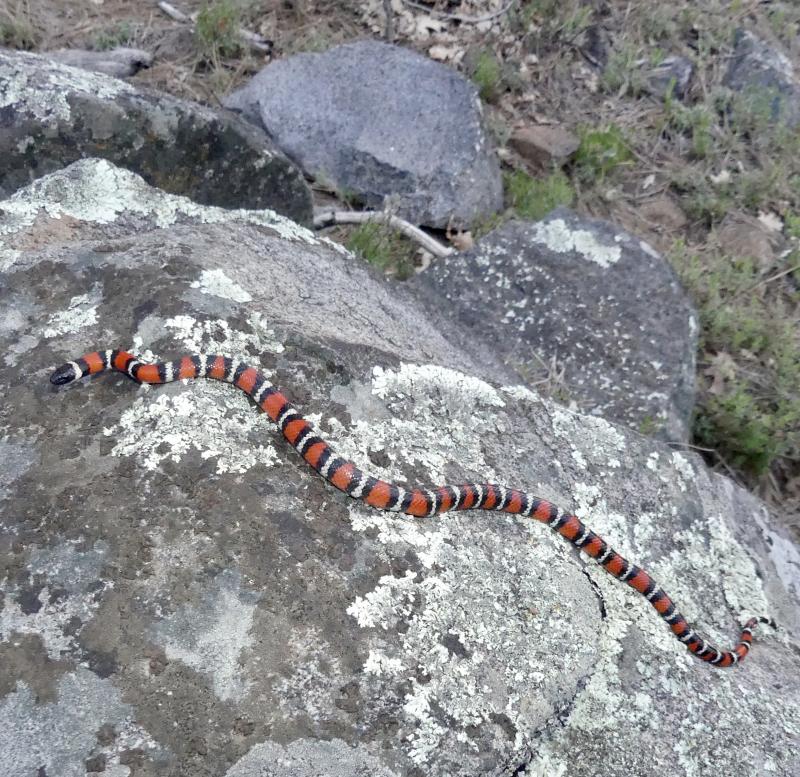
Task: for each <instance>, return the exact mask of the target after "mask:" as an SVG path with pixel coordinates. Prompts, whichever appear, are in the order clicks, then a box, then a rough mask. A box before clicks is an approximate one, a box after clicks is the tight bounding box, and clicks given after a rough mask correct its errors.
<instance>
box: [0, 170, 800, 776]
mask: <svg viewBox="0 0 800 777" xmlns="http://www.w3.org/2000/svg"><path fill="white" fill-rule="evenodd" d="M109 201H111V202H112V203H113V205H114V209H113V210H111V211H109V210H104V209H103V208H102V207H101V205H102V204H103V203H107V202H109ZM1 207H2V213H0V241H2V243H0V251H2V253H0V262H2V265H0V266H2V268H3V269H2V275H0V354H2V359H3V362H4V363H3V366H2V372H0V429H2V437H1V438H0V439H2V446H3V448H2V455H0V486H1V487H2V490H0V522H1V523H2V532H0V580H2V581H3V582H2V598H0V773H2V774H13V775H16V774H31V773H33V774H35V773H36V772H37V770H44V771H43V772H41V773H47V774H60V775H68V776H69V777H71V775H82V774H84V773H85V768H86V766H87V764H90V765H92V767H99V766H101V765H102V766H103V767H104V768H105V770H106V771H107V772H109V773H112V774H115V775H116V774H119V775H126V774H131V775H132V774H147V775H154V776H159V777H160V776H161V775H169V776H170V777H172V776H173V775H174V776H175V777H178V775H186V774H192V775H209V776H210V775H215V776H216V775H225V776H226V777H250V776H253V777H255V775H258V776H259V777H285V776H286V775H290V774H291V775H312V774H320V773H322V774H337V775H339V774H341V775H358V776H359V777H361V775H367V774H369V775H379V776H380V777H406V776H409V777H410V776H412V775H413V776H414V777H417V776H419V775H431V776H432V777H444V775H448V776H450V775H455V776H457V777H474V776H475V775H512V774H520V773H522V772H523V770H524V769H525V768H526V767H527V768H528V773H532V774H570V775H578V777H583V775H587V776H588V775H595V774H597V768H598V766H597V765H598V764H600V763H602V764H603V773H604V774H607V775H625V776H626V777H639V775H642V776H645V775H647V776H648V777H649V776H650V775H652V776H653V777H655V776H656V775H658V776H659V777H661V776H662V775H664V774H686V775H688V774H693V773H695V772H694V765H695V764H697V763H714V765H715V769H716V770H717V771H718V772H719V773H721V774H728V773H738V772H740V771H756V770H757V769H759V768H761V767H762V766H763V765H764V764H765V763H768V764H769V770H770V773H772V774H777V775H783V776H785V777H789V775H792V774H796V773H797V769H798V768H800V761H798V758H797V753H798V748H797V745H798V737H799V736H800V710H798V709H797V707H796V706H794V707H793V706H792V705H791V704H786V700H787V699H793V698H797V694H798V693H799V692H800V687H798V686H799V685H800V681H799V680H798V677H800V672H798V669H800V659H798V653H797V651H796V647H797V642H796V640H797V635H798V628H799V627H800V624H799V623H798V606H797V599H796V595H797V590H798V589H797V588H795V587H796V586H798V584H799V583H800V580H799V579H798V570H800V565H799V564H798V563H797V555H796V552H795V554H794V555H792V549H791V546H787V545H785V544H781V541H782V540H781V538H780V537H779V536H778V535H776V534H774V532H773V531H772V529H771V528H770V526H769V521H768V517H767V515H766V512H765V510H764V509H763V507H762V506H761V505H760V504H759V503H758V502H757V501H756V500H755V499H754V498H753V497H752V496H750V495H748V494H747V493H745V492H744V491H742V490H740V489H738V488H736V487H735V486H733V485H732V484H731V483H730V482H729V481H727V480H725V479H724V478H721V477H718V476H716V475H713V474H710V473H709V472H707V471H706V470H705V468H704V467H703V465H702V464H701V463H700V461H699V459H696V458H693V457H691V456H686V455H684V454H681V453H676V452H674V451H671V450H669V449H668V448H666V447H663V446H660V445H659V444H657V443H653V442H650V441H647V440H645V439H644V438H642V437H639V436H638V435H630V434H628V433H626V432H625V431H624V430H622V429H618V428H615V427H613V426H612V425H611V424H609V423H608V422H607V421H605V420H603V419H600V418H592V417H588V416H581V415H578V414H575V413H571V412H568V411H566V410H564V409H563V408H560V407H559V406H557V405H555V404H552V403H549V402H545V401H543V400H541V399H540V398H539V397H538V396H537V395H535V394H533V393H531V392H530V391H528V390H527V389H525V388H523V387H521V386H515V385H511V384H501V383H490V382H487V381H486V380H483V379H482V378H480V377H478V375H480V374H481V370H482V369H485V366H482V365H481V364H479V363H478V360H477V359H476V358H475V357H474V356H473V355H472V354H470V353H468V352H465V351H461V350H457V349H454V348H453V346H452V345H449V344H448V343H447V341H446V339H445V338H443V337H442V334H441V332H440V329H439V324H438V321H437V319H436V313H435V311H430V312H429V311H425V310H424V309H422V308H421V307H420V305H419V303H417V302H415V301H414V300H413V299H411V298H406V297H405V296H404V294H405V292H403V291H398V290H396V288H394V287H387V286H386V285H385V283H384V282H383V281H382V280H380V279H376V278H375V277H374V276H372V275H371V274H370V273H369V272H368V271H367V270H366V269H365V268H363V267H362V266H360V265H358V264H356V263H354V261H353V259H352V257H350V256H349V255H347V254H346V253H344V252H342V251H340V250H337V249H335V248H334V247H333V246H332V245H331V244H329V243H327V242H326V241H321V240H317V239H315V238H314V236H313V235H312V234H311V233H309V232H307V231H305V230H303V229H301V228H299V227H297V226H296V225H293V224H291V223H290V222H287V221H285V220H282V219H279V218H277V217H275V216H274V214H268V213H267V214H264V213H260V214H259V213H254V212H249V213H248V212H227V213H226V212H223V211H219V210H216V209H212V208H201V207H198V206H196V205H193V204H192V203H189V202H188V201H185V200H182V199H180V198H177V197H170V196H169V195H160V194H158V193H157V192H154V191H152V190H149V189H148V187H146V186H145V185H144V184H143V183H142V182H141V180H140V179H137V178H136V177H135V176H132V175H131V174H130V173H127V172H124V171H121V170H119V169H115V168H113V167H111V166H110V165H108V164H107V163H106V162H95V161H86V162H83V163H80V164H78V165H74V166H72V167H71V168H69V169H68V170H66V171H64V172H62V173H58V174H54V175H51V176H48V177H46V178H44V179H42V180H40V181H37V182H36V183H35V184H34V185H32V186H31V187H30V188H29V189H27V190H25V191H23V192H21V193H20V194H19V195H17V196H16V197H15V198H14V199H12V200H6V201H4V202H2V205H1ZM353 289H357V290H358V293H359V301H358V304H353V300H352V290H353ZM443 326H446V323H445V324H443ZM105 345H108V346H114V345H118V346H123V347H124V346H127V347H130V348H133V349H135V350H136V352H137V353H139V354H140V355H141V356H142V358H161V357H167V356H170V357H171V356H173V355H177V354H179V353H183V352H196V351H200V350H203V351H206V352H222V353H226V354H228V355H231V356H236V357H237V358H246V359H247V360H248V361H250V362H251V363H253V364H256V365H258V366H259V367H261V369H263V370H264V371H265V372H266V373H267V375H268V376H269V378H270V380H272V381H273V382H275V383H277V384H279V385H281V386H282V387H283V388H284V390H285V391H286V393H287V394H288V395H289V396H290V397H291V399H292V400H293V401H295V402H296V403H297V404H298V406H300V407H302V408H303V409H304V410H305V411H306V412H307V413H308V415H309V416H310V418H311V419H312V420H313V421H314V422H315V424H316V425H317V427H318V428H319V429H320V430H321V431H322V433H323V434H324V435H325V436H326V437H328V438H329V439H330V440H331V442H332V444H333V445H334V446H335V447H336V448H337V449H338V450H339V452H340V453H341V454H342V455H345V456H348V457H350V458H352V459H353V460H354V461H356V462H357V463H358V464H359V466H362V467H364V468H365V469H367V470H369V471H371V472H373V473H374V474H377V475H380V476H382V477H386V478H389V479H394V480H397V481H402V482H408V483H419V482H426V483H437V482H439V483H441V482H443V481H451V482H459V481H463V480H474V479H479V480H492V481H498V482H505V483H507V484H508V485H516V486H521V487H523V488H527V489H529V490H531V491H536V492H538V493H540V494H541V495H542V496H543V497H545V498H549V499H552V500H553V501H555V502H556V503H560V504H562V505H563V506H565V507H566V506H571V507H574V508H575V509H576V510H577V511H578V512H579V513H580V514H581V515H582V516H584V517H586V518H587V519H588V520H589V521H590V523H591V525H592V526H593V528H594V529H595V530H597V531H598V532H600V533H601V534H603V535H606V536H607V537H608V538H609V540H611V541H613V543H614V544H615V545H616V546H617V547H618V549H619V550H620V551H621V552H623V553H624V554H625V555H627V556H628V557H630V558H632V559H635V560H636V561H637V562H640V563H641V564H642V565H645V566H647V567H649V568H651V571H652V572H653V574H654V575H655V576H656V577H657V579H658V580H659V582H660V583H661V584H662V585H663V586H664V587H665V589H667V590H668V591H670V592H671V593H672V595H673V596H674V597H675V598H676V599H677V600H678V601H679V602H680V604H681V607H682V609H683V610H684V612H685V614H686V615H687V616H688V617H690V618H691V619H692V620H695V621H697V625H698V626H700V627H701V628H702V629H703V631H705V632H706V633H707V634H708V636H709V637H711V638H713V639H714V640H717V641H719V642H721V643H722V644H724V645H725V646H727V645H729V643H730V641H731V635H732V634H734V632H735V631H736V624H737V622H738V621H741V620H743V619H744V618H745V617H747V616H748V615H752V614H758V613H762V612H767V613H769V614H770V615H772V616H774V617H775V618H776V619H778V620H779V622H780V623H781V624H782V626H783V631H781V632H780V633H779V634H777V635H775V634H766V635H762V634H759V636H758V637H757V642H756V644H755V646H754V648H753V651H752V655H751V657H750V658H749V660H748V662H747V663H746V664H745V665H743V666H742V667H740V668H739V669H738V670H736V671H729V672H727V673H724V672H718V673H714V670H712V669H711V668H710V667H708V666H707V665H705V664H702V663H700V662H699V661H697V660H695V659H692V658H691V657H690V656H689V655H688V654H687V653H686V651H685V649H684V648H683V647H682V646H681V645H680V644H679V643H677V641H676V640H675V639H674V638H673V637H672V636H671V635H670V634H669V632H668V630H667V629H666V628H665V627H664V624H663V622H662V621H661V620H660V619H659V618H658V616H657V615H656V614H655V613H654V612H652V610H651V609H650V608H648V606H647V605H646V603H644V602H643V601H642V600H641V597H640V596H638V595H637V594H635V593H633V592H632V591H631V590H630V589H628V588H625V587H623V586H621V585H620V584H619V583H618V582H616V581H615V580H613V579H612V578H611V577H610V576H609V575H608V574H606V573H605V572H604V571H603V570H601V569H600V568H599V567H598V566H597V565H596V564H591V563H585V562H583V561H581V560H579V559H578V558H577V557H576V555H575V554H574V553H573V552H572V551H571V549H570V548H568V547H567V546H566V544H565V543H564V542H563V541H562V540H561V539H560V538H559V537H557V536H555V535H553V534H552V532H549V531H547V530H546V529H545V528H544V527H543V526H541V525H538V524H533V523H531V522H527V521H524V520H522V519H519V518H516V517H512V516H506V515H502V514H496V513H491V514H490V513H477V512H475V513H461V514H456V515H452V516H441V517H439V518H437V519H431V520H416V519H410V518H404V517H401V516H397V515H394V514H388V513H384V512H380V511H375V510H371V509H369V508H367V507H365V506H363V505H361V504H360V503H358V502H356V501H354V500H351V499H348V498H347V497H346V496H345V495H343V494H341V493H339V492H337V491H334V490H333V489H332V488H331V487H329V486H328V485H327V484H325V483H324V481H323V480H322V479H321V478H320V477H319V476H317V475H315V474H314V473H313V472H312V471H310V470H309V468H308V467H307V466H306V465H305V464H304V463H303V462H302V460H301V459H300V458H299V457H298V456H297V454H296V452H295V451H294V450H292V449H291V448H290V447H289V446H288V445H287V444H285V443H284V442H283V440H282V438H280V437H279V436H278V435H276V434H275V432H274V430H273V429H272V428H271V426H270V424H269V422H268V420H267V419H266V417H265V416H264V415H263V414H261V413H260V412H258V410H257V409H255V408H254V407H253V406H252V405H251V404H250V403H249V402H248V400H247V398H246V397H245V396H244V395H243V394H242V393H241V392H239V391H237V390H236V389H234V388H232V387H231V386H228V385H224V384H219V383H214V382H211V381H195V382H192V383H188V384H182V383H180V382H178V383H171V384H169V385H167V386H161V387H151V388H147V387H137V385H136V384H134V383H133V382H131V381H130V380H128V379H127V378H125V377H123V376H121V375H118V374H104V375H101V376H97V377H96V378H93V379H85V380H83V381H80V382H79V383H77V384H72V385H70V386H68V387H65V388H64V389H62V390H56V389H54V388H53V387H51V386H50V385H49V384H48V382H47V377H48V375H49V372H50V370H51V369H52V368H53V366H55V365H57V364H59V363H61V362H62V361H64V360H65V359H67V358H71V357H74V356H77V355H78V354H80V353H82V352H84V351H86V350H89V349H91V348H95V347H103V346H105ZM448 358H449V359H451V360H453V363H458V364H460V366H461V371H457V370H455V369H452V367H450V366H445V365H447V364H448V362H447V361H446V359H448ZM437 362H438V364H437ZM777 548H780V552H775V551H776V549H777ZM772 552H775V557H774V559H773V557H772V556H771V555H770V554H771V553H772ZM78 709H79V710H80V714H77V713H76V710H78ZM643 742H646V746H647V752H648V757H647V758H646V759H642V758H641V752H642V743H643ZM676 753H677V754H678V756H677V760H676ZM676 764H677V765H676Z"/></svg>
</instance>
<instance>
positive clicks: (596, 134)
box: [574, 124, 633, 182]
mask: <svg viewBox="0 0 800 777" xmlns="http://www.w3.org/2000/svg"><path fill="white" fill-rule="evenodd" d="M580 138H581V144H580V146H579V147H578V150H577V152H576V153H575V162H574V164H575V171H576V173H577V174H578V176H579V177H580V178H582V179H583V180H584V181H588V182H596V181H602V180H603V179H605V178H606V177H607V176H608V175H610V174H611V173H612V172H613V171H614V170H616V169H617V168H618V167H619V166H620V165H624V164H626V163H628V162H629V161H630V160H631V159H632V158H633V154H632V153H631V150H630V148H629V146H628V142H627V141H626V140H625V137H624V136H623V134H622V130H621V129H620V128H619V127H617V126H616V125H614V124H611V125H609V126H608V127H606V128H605V129H584V130H583V131H582V132H581V133H580Z"/></svg>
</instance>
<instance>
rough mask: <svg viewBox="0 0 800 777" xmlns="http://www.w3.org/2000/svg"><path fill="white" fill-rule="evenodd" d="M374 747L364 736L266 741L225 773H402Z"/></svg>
mask: <svg viewBox="0 0 800 777" xmlns="http://www.w3.org/2000/svg"><path fill="white" fill-rule="evenodd" d="M373 750H377V748H376V747H375V745H373V744H372V743H368V742H366V741H364V740H361V741H359V742H358V743H357V744H356V745H350V744H348V743H346V742H343V741H342V740H341V739H318V738H307V739H306V738H300V739H294V740H292V741H291V742H289V743H288V744H286V745H282V744H280V743H278V742H272V741H266V742H261V743H259V744H257V745H255V746H254V747H252V748H251V749H250V750H249V751H248V752H247V753H246V754H245V755H244V756H242V758H240V759H239V760H238V761H237V762H236V763H235V764H234V765H233V766H231V768H230V769H228V771H226V772H225V775H224V777H267V776H269V777H321V775H322V774H324V775H331V777H333V776H334V775H335V777H367V775H369V777H399V774H400V773H399V772H395V771H393V770H392V769H389V768H388V767H386V766H384V764H383V758H382V756H381V755H380V753H379V752H376V753H373V752H372V751H373ZM323 764H324V767H322V768H324V772H321V771H320V768H321V765H323Z"/></svg>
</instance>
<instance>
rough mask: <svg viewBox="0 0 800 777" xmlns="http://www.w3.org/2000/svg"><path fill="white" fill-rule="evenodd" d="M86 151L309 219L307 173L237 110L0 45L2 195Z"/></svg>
mask: <svg viewBox="0 0 800 777" xmlns="http://www.w3.org/2000/svg"><path fill="white" fill-rule="evenodd" d="M87 156H94V157H103V158H104V159H108V160H110V161H111V162H113V163H115V164H117V165H121V166H123V167H126V168H127V169H129V170H133V171H135V172H136V173H139V174H140V175H141V176H142V177H144V178H145V180H147V181H148V182H149V183H151V184H152V185H153V186H158V187H159V188H160V189H163V190H165V191H168V192H173V193H176V194H183V195H186V196H188V197H191V198H192V199H194V200H196V201H198V202H201V203H206V204H210V205H217V206H222V207H227V208H234V207H243V206H245V207H249V208H271V209H272V210H274V211H276V212H277V213H281V214H283V215H285V216H289V217H290V218H293V219H295V220H296V221H299V222H301V223H306V224H310V222H311V216H312V208H311V193H310V191H309V189H308V186H307V185H306V183H305V181H304V179H303V176H302V174H301V173H300V171H299V170H298V169H297V168H296V167H295V166H294V165H293V164H292V163H291V162H290V161H289V160H288V159H286V157H285V156H283V155H282V154H281V153H280V152H278V151H277V150H276V149H275V147H274V146H273V144H272V143H271V142H270V140H269V139H268V138H267V137H266V136H265V135H264V133H263V132H262V131H260V130H258V129H256V128H254V127H253V126H252V125H251V124H249V123H248V122H245V121H242V120H241V119H240V118H239V117H237V116H234V115H231V114H229V113H226V112H218V111H213V110H211V109H209V108H205V107H203V106H201V105H198V104H194V103H189V102H186V101H184V100H178V99H176V98H174V97H171V96H169V95H166V94H160V93H156V92H152V91H146V90H140V89H137V88H135V87H133V86H131V85H130V84H128V83H126V82H125V81H121V80H118V79H115V78H110V77H108V76H104V75H100V74H97V73H90V72H88V71H86V70H82V69H79V68H76V67H69V66H68V65H65V64H61V63H58V62H54V61H52V60H51V59H49V58H48V56H38V55H35V54H28V53H24V52H18V51H14V52H12V51H8V50H0V159H2V165H0V194H2V193H3V192H5V194H10V193H11V192H13V191H14V190H15V189H17V188H19V187H20V186H24V185H25V184H27V183H29V182H30V181H31V180H33V179H35V178H38V177H40V176H42V175H45V174H46V173H50V172H53V171H55V170H60V169H62V168H64V167H66V166H67V165H69V164H70V163H71V162H74V161H76V160H79V159H82V158H84V157H87Z"/></svg>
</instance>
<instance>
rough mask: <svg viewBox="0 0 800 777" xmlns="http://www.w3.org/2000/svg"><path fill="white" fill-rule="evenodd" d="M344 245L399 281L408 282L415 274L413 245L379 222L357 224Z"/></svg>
mask: <svg viewBox="0 0 800 777" xmlns="http://www.w3.org/2000/svg"><path fill="white" fill-rule="evenodd" d="M346 245H347V247H348V248H349V249H350V250H351V251H352V252H353V253H355V254H358V255H359V256H360V257H361V258H362V259H364V261H366V262H368V263H369V264H371V265H372V266H373V267H376V268H378V269H379V270H382V271H383V272H384V273H386V274H387V275H392V276H394V277H395V278H397V279H398V280H401V281H404V280H407V279H408V278H410V277H411V276H412V275H413V274H414V263H413V261H412V259H411V256H412V252H413V250H414V247H413V245H412V243H411V242H410V241H409V240H408V239H407V238H404V237H403V236H402V235H400V234H398V233H397V232H396V231H394V230H393V229H392V228H391V227H388V226H387V225H386V224H382V223H381V222H379V221H368V222H366V223H365V224H359V225H358V226H357V227H356V228H355V229H354V230H353V231H352V232H351V233H350V237H349V238H348V240H347V243H346Z"/></svg>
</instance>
